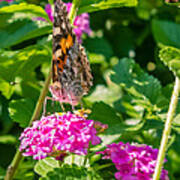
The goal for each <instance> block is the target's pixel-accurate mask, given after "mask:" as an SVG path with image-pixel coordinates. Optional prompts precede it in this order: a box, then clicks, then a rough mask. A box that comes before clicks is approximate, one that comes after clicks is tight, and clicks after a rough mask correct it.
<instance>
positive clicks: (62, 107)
mask: <svg viewBox="0 0 180 180" xmlns="http://www.w3.org/2000/svg"><path fill="white" fill-rule="evenodd" d="M59 104H60V106H61V109H62V111H63V112H65V108H64V106H63V103H62V102H60V101H59Z"/></svg>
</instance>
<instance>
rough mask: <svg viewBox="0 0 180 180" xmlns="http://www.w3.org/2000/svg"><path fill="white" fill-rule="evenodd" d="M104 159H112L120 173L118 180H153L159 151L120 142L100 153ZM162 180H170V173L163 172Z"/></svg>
mask: <svg viewBox="0 0 180 180" xmlns="http://www.w3.org/2000/svg"><path fill="white" fill-rule="evenodd" d="M98 154H102V155H103V159H111V160H112V162H113V163H114V164H115V167H116V169H117V170H118V172H116V173H115V178H116V179H118V180H131V179H132V180H151V179H152V175H153V173H154V170H155V165H156V159H157V154H158V149H153V148H152V147H151V146H148V145H145V144H142V145H139V144H129V143H126V144H125V143H123V142H119V143H118V144H115V143H113V144H110V145H108V146H107V148H106V149H105V150H104V151H101V152H98ZM161 180H169V178H168V171H166V170H164V169H163V170H162V173H161Z"/></svg>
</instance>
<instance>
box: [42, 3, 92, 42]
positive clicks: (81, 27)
mask: <svg viewBox="0 0 180 180" xmlns="http://www.w3.org/2000/svg"><path fill="white" fill-rule="evenodd" d="M65 5H66V8H67V12H68V13H69V12H70V10H71V6H72V3H65ZM45 11H46V13H47V14H48V17H49V19H50V20H51V21H52V22H53V12H52V9H51V5H50V4H47V5H46V7H45ZM39 20H41V19H39ZM73 25H74V27H75V28H74V29H73V31H74V33H75V34H76V36H77V39H78V42H79V43H82V38H81V37H82V34H83V33H86V34H88V35H90V34H91V32H92V31H91V29H90V24H89V14H88V13H83V14H81V15H79V16H76V17H75V20H74V24H73Z"/></svg>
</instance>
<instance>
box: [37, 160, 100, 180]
mask: <svg viewBox="0 0 180 180" xmlns="http://www.w3.org/2000/svg"><path fill="white" fill-rule="evenodd" d="M34 170H35V172H36V173H38V174H39V175H41V176H42V178H41V180H49V179H72V180H78V179H81V180H86V179H92V180H96V179H97V180H101V179H102V178H101V177H100V175H98V174H97V173H96V172H95V171H92V170H91V171H90V170H88V169H86V168H84V167H82V166H77V165H75V164H73V165H68V164H63V165H62V166H61V167H59V163H58V161H56V160H55V159H53V158H46V159H43V160H40V161H39V162H38V163H37V164H36V166H35V169H34Z"/></svg>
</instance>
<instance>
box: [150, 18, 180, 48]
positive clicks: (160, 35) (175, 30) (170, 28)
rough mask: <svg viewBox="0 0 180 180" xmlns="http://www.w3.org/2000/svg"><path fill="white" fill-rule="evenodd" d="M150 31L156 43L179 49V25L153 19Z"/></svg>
mask: <svg viewBox="0 0 180 180" xmlns="http://www.w3.org/2000/svg"><path fill="white" fill-rule="evenodd" d="M152 31H153V36H154V38H155V40H156V41H157V42H158V43H161V44H164V45H167V46H174V47H177V48H180V24H177V23H174V22H172V21H165V20H157V19H154V20H153V21H152Z"/></svg>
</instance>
